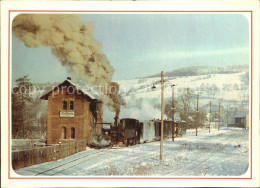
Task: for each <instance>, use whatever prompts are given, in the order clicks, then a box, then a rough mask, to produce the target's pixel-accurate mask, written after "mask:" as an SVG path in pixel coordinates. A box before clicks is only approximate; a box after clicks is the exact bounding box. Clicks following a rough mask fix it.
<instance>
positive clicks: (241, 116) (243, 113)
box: [233, 110, 249, 118]
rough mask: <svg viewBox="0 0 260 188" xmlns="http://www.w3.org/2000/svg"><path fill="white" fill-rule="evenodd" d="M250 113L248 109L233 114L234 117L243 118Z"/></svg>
mask: <svg viewBox="0 0 260 188" xmlns="http://www.w3.org/2000/svg"><path fill="white" fill-rule="evenodd" d="M248 113H249V111H248V110H246V111H244V112H241V113H239V114H237V115H235V116H233V117H234V118H243V117H245V116H246V115H248Z"/></svg>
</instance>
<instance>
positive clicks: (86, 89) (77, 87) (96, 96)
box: [41, 79, 101, 100]
mask: <svg viewBox="0 0 260 188" xmlns="http://www.w3.org/2000/svg"><path fill="white" fill-rule="evenodd" d="M63 85H71V86H73V87H74V88H75V90H76V92H77V93H78V92H79V93H82V94H84V95H85V96H87V97H89V98H90V99H92V100H101V95H100V94H99V93H98V92H97V91H94V90H93V89H91V87H88V86H86V87H84V86H80V85H77V84H75V83H73V82H72V81H71V80H70V79H67V80H64V81H63V82H61V83H60V84H58V85H57V86H56V87H53V88H52V89H51V90H50V91H48V92H46V93H45V94H43V95H42V96H41V99H44V100H48V96H49V95H50V94H51V93H52V92H53V91H54V89H55V88H59V87H61V86H63ZM89 90H91V93H90V92H89Z"/></svg>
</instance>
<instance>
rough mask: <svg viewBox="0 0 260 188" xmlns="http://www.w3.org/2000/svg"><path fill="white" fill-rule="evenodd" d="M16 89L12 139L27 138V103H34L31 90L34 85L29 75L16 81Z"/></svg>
mask: <svg viewBox="0 0 260 188" xmlns="http://www.w3.org/2000/svg"><path fill="white" fill-rule="evenodd" d="M15 82H16V85H17V86H16V87H14V88H13V90H12V137H13V138H21V137H23V138H25V129H26V118H25V113H26V103H30V102H32V98H31V96H30V92H31V91H30V89H31V86H32V83H31V82H30V79H29V78H28V75H26V76H23V77H21V78H18V79H17V80H15Z"/></svg>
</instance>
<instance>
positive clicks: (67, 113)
mask: <svg viewBox="0 0 260 188" xmlns="http://www.w3.org/2000/svg"><path fill="white" fill-rule="evenodd" d="M60 117H74V111H60Z"/></svg>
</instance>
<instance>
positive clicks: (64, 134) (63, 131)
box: [61, 127, 67, 139]
mask: <svg viewBox="0 0 260 188" xmlns="http://www.w3.org/2000/svg"><path fill="white" fill-rule="evenodd" d="M66 132H67V129H66V127H62V131H61V138H63V139H66Z"/></svg>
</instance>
